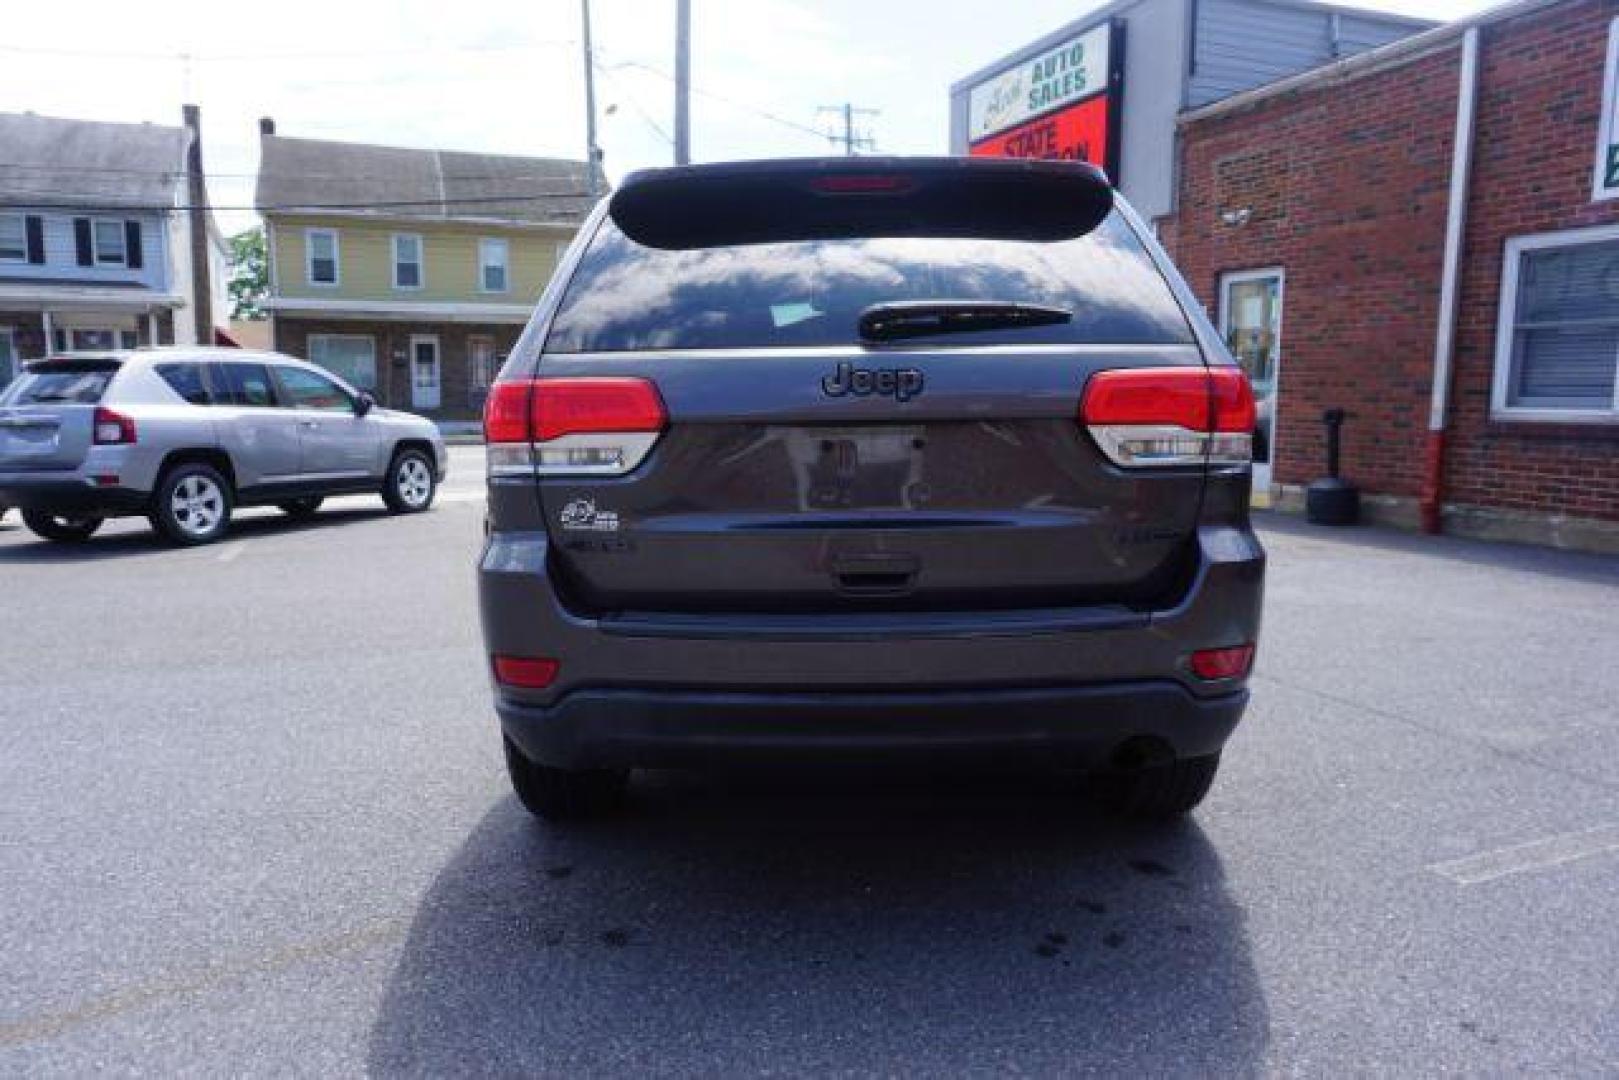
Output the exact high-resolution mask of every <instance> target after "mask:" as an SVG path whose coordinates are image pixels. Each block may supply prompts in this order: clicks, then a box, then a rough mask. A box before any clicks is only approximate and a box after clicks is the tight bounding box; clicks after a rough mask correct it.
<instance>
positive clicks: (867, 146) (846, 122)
mask: <svg viewBox="0 0 1619 1080" xmlns="http://www.w3.org/2000/svg"><path fill="white" fill-rule="evenodd" d="M878 111H879V110H877V109H857V108H855V106H854V105H852V104H850V103H849V102H847V101H846V102H844V103H843V104H842V105H822V106H821V107H820V108H819V109H817V110H816V115H817V116H823V115H825V114H826V113H833V114H834V115H837V116H841V117H843V134H842V135H834V134H832V133H830V132H828V133H826V138H827V141H828V142H832V143H842V144H843V153H844V154H845V155H846V156H848V157H854V156H855V155H856V154H857V153H859V152H860V151H862V150H875V149H877V140H876V139H874V138H873V137H872V136H871V133H870V132H869V131H868V132H866V133H865V134H863V135H862V134H858V133H857V132H856V131H855V126H854V118H855V117H857V116H876V115H878Z"/></svg>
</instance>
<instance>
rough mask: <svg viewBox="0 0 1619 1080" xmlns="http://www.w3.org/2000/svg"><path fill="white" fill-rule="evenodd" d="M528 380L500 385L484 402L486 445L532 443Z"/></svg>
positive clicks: (497, 384) (495, 386) (492, 389)
mask: <svg viewBox="0 0 1619 1080" xmlns="http://www.w3.org/2000/svg"><path fill="white" fill-rule="evenodd" d="M532 385H533V383H531V382H529V381H528V380H519V381H517V382H497V383H496V384H495V385H494V386H491V387H490V388H489V396H488V397H487V398H485V399H484V403H483V439H484V442H486V443H521V442H528V393H529V387H530V386H532Z"/></svg>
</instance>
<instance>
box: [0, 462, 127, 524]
mask: <svg viewBox="0 0 1619 1080" xmlns="http://www.w3.org/2000/svg"><path fill="white" fill-rule="evenodd" d="M147 499H148V493H147V492H144V491H136V490H135V489H133V488H127V487H121V486H106V487H103V486H101V485H98V484H96V483H95V482H94V481H93V480H91V479H89V478H88V477H84V476H80V475H79V474H77V473H55V474H50V473H45V474H40V473H0V506H12V507H16V508H17V509H18V510H40V511H43V512H45V513H50V514H99V515H102V516H105V517H111V516H113V515H116V514H134V513H142V512H144V511H145V509H146V504H147Z"/></svg>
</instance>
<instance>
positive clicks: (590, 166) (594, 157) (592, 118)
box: [579, 0, 602, 195]
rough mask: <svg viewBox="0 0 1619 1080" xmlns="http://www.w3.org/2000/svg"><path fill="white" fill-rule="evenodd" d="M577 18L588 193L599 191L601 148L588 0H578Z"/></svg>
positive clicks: (595, 193) (597, 192) (598, 192)
mask: <svg viewBox="0 0 1619 1080" xmlns="http://www.w3.org/2000/svg"><path fill="white" fill-rule="evenodd" d="M579 19H580V22H581V23H583V25H584V44H585V172H586V174H587V175H588V176H589V177H590V180H589V183H590V193H591V194H592V195H599V194H600V193H601V156H602V152H601V148H600V147H598V146H597V145H596V57H595V54H594V53H592V52H591V51H590V0H579Z"/></svg>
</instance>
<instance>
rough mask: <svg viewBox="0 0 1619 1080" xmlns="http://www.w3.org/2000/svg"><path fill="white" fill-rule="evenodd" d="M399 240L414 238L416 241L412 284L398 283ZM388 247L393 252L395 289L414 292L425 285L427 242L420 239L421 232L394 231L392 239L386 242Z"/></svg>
mask: <svg viewBox="0 0 1619 1080" xmlns="http://www.w3.org/2000/svg"><path fill="white" fill-rule="evenodd" d="M401 240H414V241H416V284H414V285H401V284H400V283H399V262H400V260H399V241H401ZM388 247H389V250H390V251H391V252H392V254H393V260H392V263H393V270H392V276H393V283H394V288H396V289H404V290H405V291H407V292H416V291H418V290H420V289H422V288H424V287H426V285H427V243H426V241H424V240H423V239H422V234H421V233H394V234H393V239H392V240H390V241H389V243H388Z"/></svg>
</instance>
